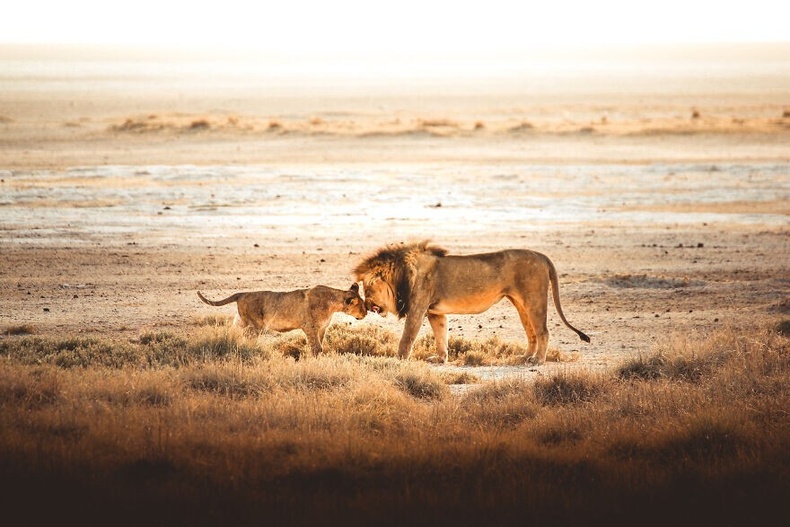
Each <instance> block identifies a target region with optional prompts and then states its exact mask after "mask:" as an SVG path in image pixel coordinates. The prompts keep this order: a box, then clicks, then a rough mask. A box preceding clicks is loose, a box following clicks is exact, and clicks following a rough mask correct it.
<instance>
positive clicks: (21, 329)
mask: <svg viewBox="0 0 790 527" xmlns="http://www.w3.org/2000/svg"><path fill="white" fill-rule="evenodd" d="M35 332H36V328H35V327H34V326H33V325H32V324H21V325H19V326H9V327H7V328H6V329H5V331H3V335H9V336H11V335H32V334H33V333H35Z"/></svg>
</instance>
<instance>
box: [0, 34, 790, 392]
mask: <svg viewBox="0 0 790 527" xmlns="http://www.w3.org/2000/svg"><path fill="white" fill-rule="evenodd" d="M662 53H663V52H662ZM662 53H658V52H657V51H655V50H653V51H652V52H649V53H648V52H646V55H643V56H640V55H636V56H634V57H622V56H616V57H615V58H614V59H611V57H609V56H608V55H605V54H604V55H602V57H603V58H606V59H607V60H602V59H601V57H598V59H601V60H599V62H594V61H590V60H588V61H582V62H574V61H571V60H569V59H568V58H567V57H565V58H564V59H562V60H565V62H561V63H560V64H561V65H564V66H562V67H560V66H557V64H556V63H555V62H553V60H554V59H552V60H547V61H543V62H540V61H539V62H537V63H536V64H537V65H536V64H532V65H531V66H530V67H524V68H521V69H518V68H516V69H512V68H511V69H508V68H505V67H502V68H500V69H497V70H495V71H494V72H493V73H492V71H493V70H491V69H490V68H489V69H486V68H482V69H481V70H480V72H481V73H480V74H479V75H477V74H476V75H471V74H466V73H464V72H465V70H464V68H463V67H462V66H459V65H456V67H454V68H449V69H446V70H442V69H441V68H438V70H439V73H436V74H435V75H434V74H433V73H431V72H432V71H433V70H432V69H431V67H430V64H429V65H428V66H425V67H424V68H423V69H421V70H417V71H415V70H409V69H408V68H406V69H403V70H402V71H400V73H398V74H390V75H389V76H387V75H381V74H380V73H381V71H382V68H383V67H382V66H381V65H379V67H378V69H376V68H374V72H373V73H370V72H367V70H366V67H367V65H366V64H356V63H354V64H351V66H348V65H345V66H343V67H339V66H338V67H337V68H335V69H332V68H328V69H327V68H325V70H322V73H321V74H314V69H311V66H310V64H308V63H304V64H302V63H299V64H300V67H298V68H297V67H295V66H293V67H290V66H289V67H288V68H286V66H285V65H283V63H269V62H266V61H264V60H263V59H260V58H258V59H255V60H252V59H250V60H248V61H246V62H240V61H233V60H226V59H225V58H222V57H219V58H217V57H213V58H210V59H206V58H204V57H201V58H196V57H191V56H187V57H184V56H171V57H165V58H161V57H158V56H156V57H154V56H151V55H149V54H145V53H133V52H128V53H127V54H125V55H124V54H121V55H113V54H112V53H110V52H109V51H106V50H105V51H97V50H93V51H88V50H84V49H82V50H80V49H65V50H64V49H58V50H53V49H38V48H36V49H33V48H3V50H2V55H0V64H2V67H0V232H2V234H0V255H1V256H0V298H2V300H0V329H3V330H4V329H6V328H11V327H14V326H19V325H23V324H24V325H32V326H33V327H34V328H35V329H34V332H35V334H38V335H45V336H61V335H71V334H99V335H101V336H103V337H108V338H118V339H134V338H136V337H137V336H138V335H139V334H140V333H141V332H143V331H148V330H151V329H154V328H167V329H168V330H175V331H184V332H187V333H188V332H189V331H190V329H189V328H190V323H191V322H192V321H194V320H195V319H196V318H198V317H202V316H205V315H208V314H215V313H218V312H219V313H225V314H227V315H228V316H229V317H230V316H231V315H232V313H233V308H232V306H227V307H226V308H221V309H218V308H211V307H208V306H206V305H203V304H202V303H201V302H200V301H199V300H198V298H197V296H196V295H195V291H197V290H201V291H203V292H204V293H205V294H207V295H208V296H210V297H219V296H226V295H228V294H230V293H232V292H235V291H239V290H261V289H269V290H288V289H294V288H301V287H309V286H311V285H314V284H319V283H321V284H327V285H331V286H335V287H347V286H348V285H349V284H350V282H351V275H350V271H351V269H352V267H353V266H354V264H355V262H356V261H357V260H358V259H359V258H361V257H362V256H363V255H365V254H367V253H368V252H370V251H372V250H374V249H376V248H377V247H379V246H380V245H383V244H386V243H391V242H400V241H408V240H417V239H425V238H429V239H432V240H434V241H435V242H436V243H437V244H440V245H443V246H445V247H446V248H447V249H449V250H450V251H451V252H453V253H456V254H464V253H473V252H481V251H489V250H497V249H501V248H510V247H516V248H521V247H524V248H531V249H535V250H538V251H541V252H544V253H546V254H547V255H549V256H550V257H551V258H552V260H553V261H554V262H555V264H556V266H557V268H558V270H559V273H560V289H561V295H562V302H563V308H564V311H565V313H566V315H567V317H568V318H569V320H570V321H571V323H573V324H574V325H575V326H576V327H578V328H580V329H582V330H583V331H585V332H586V333H588V334H589V335H590V336H591V337H592V343H591V344H589V345H588V344H584V343H581V342H579V341H578V339H577V338H576V336H575V335H574V334H573V333H572V332H570V331H569V330H567V329H565V328H564V327H562V326H561V323H560V322H559V318H558V317H557V316H556V313H555V312H554V311H553V310H552V311H550V319H549V324H550V329H551V331H552V337H551V341H550V346H551V347H553V348H557V349H558V350H559V351H560V352H561V353H562V354H564V355H565V356H567V357H572V358H573V359H574V360H572V361H570V362H562V363H547V365H545V366H542V367H541V368H538V369H535V368H527V367H524V368H516V369H514V370H511V371H509V373H510V374H516V375H527V376H528V375H539V374H541V373H542V372H544V373H545V372H549V371H552V369H556V368H568V367H570V368H593V369H595V368H603V369H606V368H610V367H613V366H616V365H617V364H619V363H620V361H622V360H623V359H625V358H628V357H632V356H635V355H637V354H640V353H647V352H649V351H651V350H652V349H654V347H655V346H656V345H660V343H661V342H662V341H664V340H665V339H669V338H671V337H672V335H673V334H679V333H689V332H701V333H707V332H713V331H716V330H717V328H720V327H722V326H724V325H733V326H735V327H738V328H742V329H743V330H744V331H748V330H749V328H750V327H753V326H755V325H759V324H764V323H766V322H771V321H774V320H777V321H778V320H781V319H785V318H787V317H788V316H790V315H788V313H790V266H789V264H788V262H790V205H789V203H790V164H788V161H790V106H788V105H790V100H789V99H788V93H790V62H789V61H788V60H787V59H786V57H788V56H790V52H788V48H787V46H781V45H777V46H773V47H770V48H769V49H758V50H755V49H740V48H739V49H735V50H732V49H731V50H729V51H728V50H723V51H722V50H710V49H703V50H697V52H696V54H691V57H690V58H689V56H688V54H686V55H682V57H685V58H681V55H673V54H672V53H667V54H662ZM119 57H120V58H119ZM587 58H588V59H589V57H587ZM609 59H611V60H609ZM557 60H560V59H557ZM297 62H298V61H297ZM591 64H597V65H591ZM601 64H603V65H601ZM291 66H292V65H291ZM478 66H479V65H478ZM300 68H301V69H300ZM349 70H350V73H349ZM385 71H386V69H385ZM272 72H273V73H272ZM311 72H313V73H311ZM337 323H351V322H350V319H347V318H344V317H342V316H338V318H337ZM359 324H384V325H386V326H388V327H390V328H391V329H392V330H393V331H396V332H400V329H401V327H402V326H401V323H400V322H398V321H397V320H394V319H392V318H389V319H381V318H380V317H378V316H375V315H372V314H369V315H368V317H367V318H366V319H365V320H364V321H362V322H359ZM450 325H451V335H452V334H455V335H462V336H465V337H468V338H474V339H485V338H488V337H490V336H494V335H496V336H497V337H500V338H502V339H505V340H520V339H523V338H524V334H523V330H522V329H521V327H520V324H519V322H518V318H517V316H516V313H515V311H514V310H513V308H512V307H511V306H510V305H509V304H507V303H506V302H502V303H500V304H498V305H496V306H495V307H494V308H492V309H491V310H489V311H487V312H485V313H483V314H480V315H474V316H457V317H451V318H450ZM423 331H428V328H427V324H426V325H425V326H424V327H423ZM0 338H15V337H11V336H3V337H0Z"/></svg>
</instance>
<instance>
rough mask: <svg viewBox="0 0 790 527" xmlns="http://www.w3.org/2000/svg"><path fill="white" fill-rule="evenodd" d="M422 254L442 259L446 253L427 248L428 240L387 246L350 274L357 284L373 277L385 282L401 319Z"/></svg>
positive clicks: (407, 305)
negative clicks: (391, 291) (393, 296)
mask: <svg viewBox="0 0 790 527" xmlns="http://www.w3.org/2000/svg"><path fill="white" fill-rule="evenodd" d="M423 253H428V254H430V255H432V256H437V257H442V256H444V255H446V254H447V250H445V249H443V248H441V247H437V246H434V245H431V244H430V241H428V240H423V241H420V242H414V243H395V244H390V245H387V246H385V247H382V248H381V249H379V250H378V251H376V252H375V253H374V254H373V255H371V256H369V257H367V258H365V259H364V260H362V262H360V263H359V265H357V266H356V267H355V268H354V271H353V272H354V275H355V276H356V279H357V281H364V280H365V278H366V277H377V278H380V279H381V280H383V281H385V282H387V283H388V284H389V285H390V287H392V289H393V290H394V292H395V304H396V307H397V311H398V317H399V318H403V317H405V316H406V313H408V312H409V301H410V298H411V290H412V285H413V283H412V280H413V277H414V274H415V271H416V265H417V262H416V260H417V256H419V255H420V254H423Z"/></svg>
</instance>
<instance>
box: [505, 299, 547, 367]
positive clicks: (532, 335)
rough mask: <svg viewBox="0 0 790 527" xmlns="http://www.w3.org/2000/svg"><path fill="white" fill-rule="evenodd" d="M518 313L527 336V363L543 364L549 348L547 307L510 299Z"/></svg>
mask: <svg viewBox="0 0 790 527" xmlns="http://www.w3.org/2000/svg"><path fill="white" fill-rule="evenodd" d="M508 299H509V300H510V301H511V302H512V303H513V306H514V307H515V308H516V311H518V316H519V318H520V319H521V325H522V326H523V327H524V331H525V332H526V334H527V340H528V341H529V343H528V345H527V362H529V363H531V364H543V363H544V362H545V361H546V352H547V351H548V348H549V328H548V327H547V325H546V318H547V313H546V306H543V308H541V307H540V306H534V305H530V304H528V303H526V302H524V301H522V300H521V299H519V298H513V297H508Z"/></svg>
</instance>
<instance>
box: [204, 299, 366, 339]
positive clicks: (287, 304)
mask: <svg viewBox="0 0 790 527" xmlns="http://www.w3.org/2000/svg"><path fill="white" fill-rule="evenodd" d="M197 294H198V296H199V297H200V299H201V300H202V301H203V302H205V303H206V304H208V305H210V306H224V305H225V304H230V303H231V302H236V308H237V309H238V312H237V313H236V317H235V319H234V321H233V322H234V324H236V325H237V326H240V327H243V328H244V327H248V326H251V327H253V328H255V329H258V330H262V329H270V330H272V331H290V330H292V329H301V330H302V331H304V333H305V335H307V343H308V344H309V345H310V349H312V351H313V355H318V354H319V353H321V351H322V350H323V345H322V343H323V341H324V333H326V328H327V327H328V326H329V322H330V320H331V319H332V315H333V314H334V313H336V312H343V313H346V314H347V315H351V316H352V317H355V318H356V319H357V320H361V319H363V318H365V315H367V314H368V313H367V309H366V308H365V301H364V300H362V297H361V296H359V285H358V284H351V288H350V289H349V290H348V291H343V290H342V289H334V288H332V287H327V286H325V285H317V286H315V287H313V288H310V289H298V290H296V291H287V292H282V293H281V292H275V291H254V292H248V293H236V294H234V295H230V296H229V297H228V298H225V299H224V300H218V301H216V302H214V301H212V300H209V299H207V298H206V297H204V296H203V295H202V294H201V293H200V291H198V292H197Z"/></svg>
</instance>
